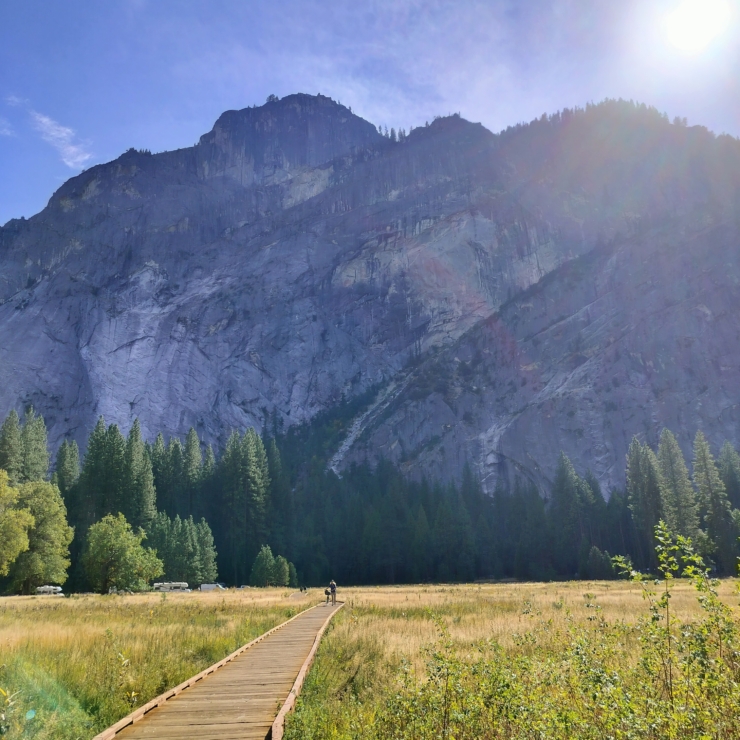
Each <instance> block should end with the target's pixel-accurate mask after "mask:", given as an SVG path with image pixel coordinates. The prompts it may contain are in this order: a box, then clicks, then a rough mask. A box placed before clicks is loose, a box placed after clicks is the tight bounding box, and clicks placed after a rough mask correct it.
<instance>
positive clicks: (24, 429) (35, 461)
mask: <svg viewBox="0 0 740 740" xmlns="http://www.w3.org/2000/svg"><path fill="white" fill-rule="evenodd" d="M0 468H2V469H3V470H5V471H7V473H8V477H9V479H10V483H11V485H17V484H18V483H27V482H28V481H36V480H44V479H45V478H46V474H47V472H48V470H49V451H48V449H47V447H46V424H44V419H43V417H41V416H37V415H36V413H35V412H34V410H33V407H30V408H29V409H28V411H26V414H25V416H24V417H23V424H22V425H21V424H20V421H19V419H18V414H17V413H16V412H15V410H13V411H11V412H10V414H8V416H7V418H6V419H5V421H4V422H3V425H2V427H0Z"/></svg>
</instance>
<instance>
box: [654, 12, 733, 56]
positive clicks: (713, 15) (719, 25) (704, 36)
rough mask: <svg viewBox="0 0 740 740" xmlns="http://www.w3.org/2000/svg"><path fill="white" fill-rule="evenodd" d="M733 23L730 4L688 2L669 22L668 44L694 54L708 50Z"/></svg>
mask: <svg viewBox="0 0 740 740" xmlns="http://www.w3.org/2000/svg"><path fill="white" fill-rule="evenodd" d="M729 21H730V4H729V2H727V0H684V2H682V3H681V4H680V5H679V6H678V7H677V8H676V9H675V10H674V11H673V12H672V13H671V14H670V15H668V16H667V18H666V34H667V36H668V40H669V41H670V42H671V43H672V44H673V45H674V46H675V47H677V48H678V49H680V50H681V51H685V52H688V53H691V54H695V53H697V52H700V51H702V50H703V49H705V48H706V47H707V46H709V44H711V43H712V41H713V40H714V39H715V38H717V37H718V36H719V35H720V34H721V33H722V32H723V31H724V30H725V29H726V28H727V25H728V23H729Z"/></svg>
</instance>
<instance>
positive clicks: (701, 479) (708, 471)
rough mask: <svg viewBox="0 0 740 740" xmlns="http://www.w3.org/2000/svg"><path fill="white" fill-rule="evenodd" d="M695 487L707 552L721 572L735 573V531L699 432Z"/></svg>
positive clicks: (724, 495)
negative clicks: (707, 539) (709, 552)
mask: <svg viewBox="0 0 740 740" xmlns="http://www.w3.org/2000/svg"><path fill="white" fill-rule="evenodd" d="M694 485H695V486H696V490H697V493H698V499H699V510H700V512H701V515H702V520H703V522H704V529H705V531H706V534H707V537H708V538H709V543H710V548H711V551H712V553H713V556H714V559H715V560H716V563H717V567H718V568H719V570H720V572H721V573H723V574H725V575H735V574H736V572H737V537H738V534H739V533H738V531H737V528H736V526H735V521H734V519H733V517H732V510H731V508H730V502H729V501H728V500H727V493H726V491H725V485H724V483H723V482H722V479H721V478H720V475H719V470H717V465H716V464H715V462H714V457H713V456H712V453H711V451H710V449H709V444H708V443H707V440H706V438H705V437H704V435H703V434H702V433H701V432H697V433H696V438H695V440H694Z"/></svg>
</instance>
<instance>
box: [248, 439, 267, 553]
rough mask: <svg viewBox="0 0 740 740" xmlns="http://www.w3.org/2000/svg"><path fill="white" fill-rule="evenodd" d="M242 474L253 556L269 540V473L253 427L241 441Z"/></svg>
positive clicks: (250, 551)
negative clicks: (267, 515) (257, 548)
mask: <svg viewBox="0 0 740 740" xmlns="http://www.w3.org/2000/svg"><path fill="white" fill-rule="evenodd" d="M241 454H242V470H243V476H244V478H243V481H244V484H245V485H246V496H245V500H244V504H245V512H244V518H245V521H246V523H247V531H246V532H245V535H246V552H247V556H248V557H249V555H251V554H252V553H253V552H254V551H255V549H256V545H257V543H258V542H259V541H261V540H264V538H265V537H266V536H267V526H266V525H267V523H266V514H267V507H268V501H269V496H268V493H269V486H270V473H269V466H268V462H267V453H266V452H265V446H264V444H263V443H262V439H261V438H260V436H259V435H258V434H257V432H255V430H254V429H253V428H252V427H250V428H249V429H247V431H246V432H245V433H244V438H243V439H242V453H241Z"/></svg>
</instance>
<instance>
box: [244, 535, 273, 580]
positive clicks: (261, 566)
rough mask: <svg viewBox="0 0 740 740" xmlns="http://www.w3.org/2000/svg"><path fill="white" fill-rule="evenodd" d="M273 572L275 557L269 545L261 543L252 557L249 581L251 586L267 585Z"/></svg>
mask: <svg viewBox="0 0 740 740" xmlns="http://www.w3.org/2000/svg"><path fill="white" fill-rule="evenodd" d="M274 573H275V558H274V557H273V554H272V550H271V549H270V546H269V545H262V547H261V548H260V551H259V552H258V553H257V557H256V558H255V559H254V563H253V565H252V571H251V573H250V574H249V583H250V585H252V586H269V585H271V583H272V578H273V575H274Z"/></svg>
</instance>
